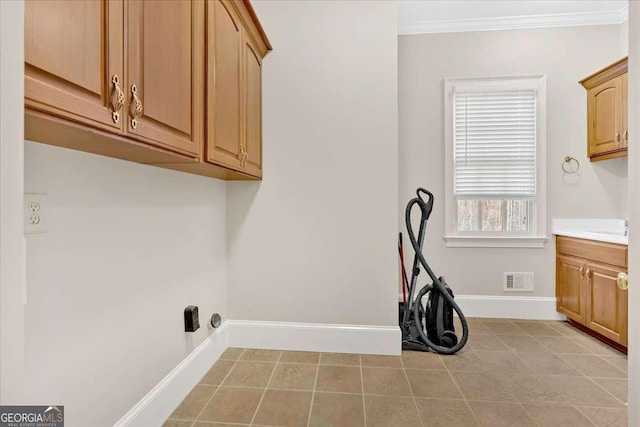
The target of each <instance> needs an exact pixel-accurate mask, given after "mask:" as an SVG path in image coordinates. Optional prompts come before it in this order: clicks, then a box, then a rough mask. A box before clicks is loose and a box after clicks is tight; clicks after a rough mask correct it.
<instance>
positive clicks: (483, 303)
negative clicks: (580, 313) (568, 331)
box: [456, 295, 564, 320]
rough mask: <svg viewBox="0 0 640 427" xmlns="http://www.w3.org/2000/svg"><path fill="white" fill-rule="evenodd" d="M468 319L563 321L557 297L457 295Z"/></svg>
mask: <svg viewBox="0 0 640 427" xmlns="http://www.w3.org/2000/svg"><path fill="white" fill-rule="evenodd" d="M456 302H457V303H458V305H459V306H460V308H461V309H462V312H463V313H464V315H465V316H467V317H493V318H499V319H534V320H562V319H564V316H562V315H561V314H560V313H558V312H557V311H556V299H555V297H526V296H490V295H456Z"/></svg>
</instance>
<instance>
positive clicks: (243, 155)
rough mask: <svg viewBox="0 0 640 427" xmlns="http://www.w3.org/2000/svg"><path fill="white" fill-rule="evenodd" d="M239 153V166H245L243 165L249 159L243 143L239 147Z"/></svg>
mask: <svg viewBox="0 0 640 427" xmlns="http://www.w3.org/2000/svg"><path fill="white" fill-rule="evenodd" d="M240 154H241V156H240V166H241V167H245V165H246V164H247V160H248V159H249V153H247V149H246V148H245V147H244V145H242V146H241V147H240Z"/></svg>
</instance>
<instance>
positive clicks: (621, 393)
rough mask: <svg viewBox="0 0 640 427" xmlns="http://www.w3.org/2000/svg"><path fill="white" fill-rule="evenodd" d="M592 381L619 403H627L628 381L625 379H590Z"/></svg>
mask: <svg viewBox="0 0 640 427" xmlns="http://www.w3.org/2000/svg"><path fill="white" fill-rule="evenodd" d="M592 380H593V381H594V382H595V383H596V384H598V385H599V386H600V387H602V388H603V389H605V390H607V391H608V392H609V393H611V394H612V395H614V396H615V397H616V398H617V399H618V400H620V401H621V402H624V403H626V402H627V390H628V381H627V379H626V378H625V379H619V378H592Z"/></svg>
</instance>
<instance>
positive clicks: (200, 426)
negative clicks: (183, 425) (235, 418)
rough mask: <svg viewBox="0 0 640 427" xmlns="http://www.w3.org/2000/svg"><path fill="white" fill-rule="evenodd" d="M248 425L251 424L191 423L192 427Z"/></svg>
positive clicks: (235, 426) (237, 426) (239, 426)
mask: <svg viewBox="0 0 640 427" xmlns="http://www.w3.org/2000/svg"><path fill="white" fill-rule="evenodd" d="M248 425H251V424H240V423H233V424H229V423H213V422H207V421H196V422H195V423H193V427H241V426H248Z"/></svg>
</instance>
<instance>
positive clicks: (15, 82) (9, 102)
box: [0, 2, 25, 405]
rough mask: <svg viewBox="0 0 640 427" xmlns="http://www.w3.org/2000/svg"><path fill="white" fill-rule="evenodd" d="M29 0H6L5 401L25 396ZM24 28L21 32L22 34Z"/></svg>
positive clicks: (2, 46) (0, 333)
mask: <svg viewBox="0 0 640 427" xmlns="http://www.w3.org/2000/svg"><path fill="white" fill-rule="evenodd" d="M23 23H24V3H23V2H0V94H1V95H2V96H1V97H0V404H2V405H11V404H13V405H15V404H18V403H20V402H22V392H23V384H24V381H23V368H24V363H23V356H24V354H23V348H24V345H23V344H24V333H23V323H24V318H23V311H22V301H23V290H24V257H25V255H24V237H23V235H22V221H23V220H22V214H23V207H22V189H23V164H24V162H23V121H24V112H23V111H24V110H23V102H24V101H23V100H24V83H23V82H24V78H23V75H24V66H23V64H24V48H23V46H24V42H23V37H21V35H22V34H23ZM16 34H18V35H19V36H16Z"/></svg>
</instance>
